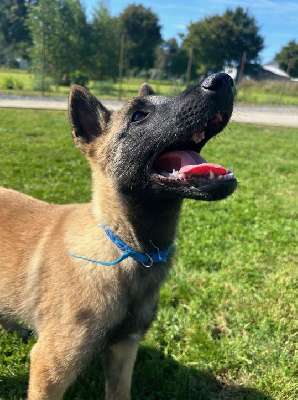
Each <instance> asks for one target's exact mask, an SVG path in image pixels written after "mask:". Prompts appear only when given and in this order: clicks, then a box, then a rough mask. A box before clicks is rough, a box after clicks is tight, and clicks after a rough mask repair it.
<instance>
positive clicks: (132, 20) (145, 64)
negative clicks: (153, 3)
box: [119, 4, 161, 71]
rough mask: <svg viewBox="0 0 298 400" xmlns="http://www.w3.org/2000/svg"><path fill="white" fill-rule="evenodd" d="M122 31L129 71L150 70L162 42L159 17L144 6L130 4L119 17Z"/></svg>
mask: <svg viewBox="0 0 298 400" xmlns="http://www.w3.org/2000/svg"><path fill="white" fill-rule="evenodd" d="M119 23H120V30H121V32H123V33H124V34H125V59H126V62H127V67H128V68H129V69H133V68H136V69H137V70H139V71H140V70H142V69H146V70H148V69H150V68H152V67H153V64H154V52H155V48H156V46H157V45H158V44H159V43H160V42H161V34H160V28H161V27H160V25H159V24H158V16H157V15H156V14H154V13H153V12H152V11H151V9H150V8H145V7H144V6H143V5H141V4H139V5H136V4H130V5H129V6H127V7H126V8H125V9H124V11H123V12H122V13H121V14H120V15H119Z"/></svg>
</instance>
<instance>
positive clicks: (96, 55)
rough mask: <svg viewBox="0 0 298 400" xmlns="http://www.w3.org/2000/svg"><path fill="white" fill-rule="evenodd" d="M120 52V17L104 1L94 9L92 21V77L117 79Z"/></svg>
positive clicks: (90, 56)
mask: <svg viewBox="0 0 298 400" xmlns="http://www.w3.org/2000/svg"><path fill="white" fill-rule="evenodd" d="M119 52H120V31H119V23H118V18H114V17H112V16H111V15H110V12H109V10H108V8H107V7H106V6H105V5H104V3H103V2H100V3H99V7H98V8H97V9H95V10H94V13H93V19H92V23H91V51H90V55H89V58H90V65H91V67H90V76H91V78H92V79H96V80H104V79H107V78H109V79H116V77H117V76H118V61H119Z"/></svg>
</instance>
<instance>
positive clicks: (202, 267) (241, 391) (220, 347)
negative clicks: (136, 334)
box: [0, 109, 298, 400]
mask: <svg viewBox="0 0 298 400" xmlns="http://www.w3.org/2000/svg"><path fill="white" fill-rule="evenodd" d="M0 121H1V122H0V133H1V142H0V154H1V157H0V171H1V173H0V184H1V185H4V186H6V187H13V188H15V189H17V190H21V191H23V192H26V193H29V194H31V195H33V196H36V197H38V198H41V199H44V200H47V201H52V202H60V203H66V202H73V201H82V202H83V201H88V199H89V197H90V181H89V180H88V178H86V176H88V174H89V167H88V166H87V164H86V162H85V160H84V158H83V156H82V155H81V154H80V153H79V151H78V150H76V149H75V148H74V146H73V145H72V140H71V138H70V129H69V127H68V122H67V117H66V113H65V112H53V111H31V110H14V109H9V110H1V109H0ZM296 131H297V130H296V129H291V128H277V127H259V126H250V125H237V124H230V125H229V127H228V128H227V129H226V132H225V133H224V134H222V135H221V136H220V137H219V138H218V139H215V140H213V141H211V143H209V144H208V145H207V146H206V149H204V150H203V152H202V153H203V156H204V157H206V158H207V159H208V160H209V161H210V162H216V163H217V162H219V163H221V164H223V165H225V166H227V167H229V165H230V164H231V163H233V165H234V170H235V174H236V176H237V178H238V180H239V189H238V190H237V192H236V193H235V194H234V195H233V196H232V197H230V198H229V199H227V200H224V201H221V202H216V203H203V202H195V201H190V200H187V201H185V203H184V206H183V210H182V215H181V220H180V224H179V232H178V235H177V243H176V245H177V252H176V257H175V262H174V268H173V270H172V273H171V275H170V278H169V280H168V282H167V283H166V285H165V286H164V287H163V289H162V292H161V299H160V308H159V312H158V317H157V319H156V321H155V322H154V323H153V326H152V328H151V329H150V330H149V332H148V334H147V335H146V338H145V340H144V342H143V343H142V346H141V349H140V352H139V354H138V359H137V363H136V367H135V372H134V377H133V399H135V400H141V399H142V400H144V399H146V400H147V399H149V400H157V399H158V400H217V399H218V400H219V399H221V400H228V399H236V400H244V399H247V400H258V399H259V400H271V399H275V400H285V399H287V400H296V399H297V397H298V385H297V379H296V378H295V366H297V359H295V343H297V342H296V341H295V340H297V325H296V324H295V318H296V316H297V309H296V304H297V302H296V297H297V296H296V293H295V276H296V277H297V272H296V264H295V261H297V260H295V250H296V242H295V234H296V232H297V219H295V218H296V217H297V215H296V210H297V197H296V194H297V155H296V151H295V144H296V134H297V132H296ZM33 344H34V339H33V338H31V340H30V342H29V344H24V343H22V342H21V341H20V340H19V339H18V338H17V337H16V336H15V335H8V334H6V333H2V334H0V347H1V351H0V399H14V400H19V399H22V398H25V396H26V389H27V379H28V367H29V351H30V348H31V347H32V345H33ZM103 387H104V384H103V380H102V372H101V364H100V361H96V362H94V363H93V364H92V365H91V366H90V367H89V368H88V370H87V371H86V372H85V373H84V374H83V375H82V376H80V377H79V378H78V380H77V381H76V383H74V385H73V386H72V387H71V388H69V390H68V392H67V394H66V395H65V399H67V400H83V399H84V400H85V399H86V400H87V399H88V400H93V399H103V394H102V393H103Z"/></svg>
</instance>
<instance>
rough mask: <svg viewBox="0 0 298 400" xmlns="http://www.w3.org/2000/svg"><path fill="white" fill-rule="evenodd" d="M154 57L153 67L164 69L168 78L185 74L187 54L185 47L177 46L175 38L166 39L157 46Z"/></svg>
mask: <svg viewBox="0 0 298 400" xmlns="http://www.w3.org/2000/svg"><path fill="white" fill-rule="evenodd" d="M155 57H156V60H155V67H156V68H158V69H160V70H165V71H166V76H167V77H168V78H169V79H172V78H173V77H181V76H183V75H185V72H186V67H187V63H188V54H187V52H186V51H185V49H182V48H180V47H179V45H178V43H177V41H176V39H175V38H171V39H169V40H166V41H164V42H163V43H162V44H161V45H160V46H158V47H157V49H156V53H155Z"/></svg>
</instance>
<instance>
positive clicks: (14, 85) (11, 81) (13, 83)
mask: <svg viewBox="0 0 298 400" xmlns="http://www.w3.org/2000/svg"><path fill="white" fill-rule="evenodd" d="M2 85H3V87H4V88H5V89H9V90H13V89H17V90H23V84H22V82H21V81H20V80H19V79H16V78H15V77H13V76H7V77H5V78H4V80H3V83H2Z"/></svg>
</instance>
